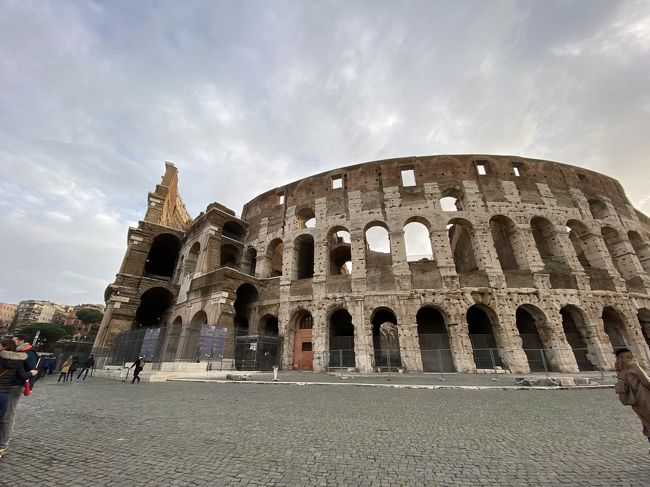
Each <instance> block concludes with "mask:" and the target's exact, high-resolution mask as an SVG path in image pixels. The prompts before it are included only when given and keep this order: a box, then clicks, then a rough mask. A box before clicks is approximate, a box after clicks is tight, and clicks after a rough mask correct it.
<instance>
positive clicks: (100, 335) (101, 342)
mask: <svg viewBox="0 0 650 487" xmlns="http://www.w3.org/2000/svg"><path fill="white" fill-rule="evenodd" d="M114 306H115V302H114V301H111V300H109V303H108V306H106V311H105V312H104V316H103V317H102V322H101V324H100V325H99V330H97V336H96V337H95V343H93V353H94V354H95V355H98V352H97V351H96V350H101V349H103V348H104V347H105V346H106V345H105V342H106V335H107V332H108V326H109V323H110V322H111V318H112V317H113V307H114Z"/></svg>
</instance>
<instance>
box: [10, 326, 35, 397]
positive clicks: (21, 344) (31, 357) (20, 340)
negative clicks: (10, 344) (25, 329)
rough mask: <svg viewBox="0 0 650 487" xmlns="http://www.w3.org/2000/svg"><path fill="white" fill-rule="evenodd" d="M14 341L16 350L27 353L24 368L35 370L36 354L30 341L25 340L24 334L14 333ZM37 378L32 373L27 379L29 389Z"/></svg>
mask: <svg viewBox="0 0 650 487" xmlns="http://www.w3.org/2000/svg"><path fill="white" fill-rule="evenodd" d="M14 343H15V344H16V352H24V353H26V354H27V359H25V363H24V365H25V370H26V371H29V370H37V369H38V354H37V353H36V350H34V347H33V346H32V344H31V343H29V342H28V341H27V337H26V336H25V335H15V336H14ZM37 380H38V376H37V375H36V374H34V375H32V377H31V378H30V379H29V386H30V388H31V389H33V388H34V384H35V383H36V381H37Z"/></svg>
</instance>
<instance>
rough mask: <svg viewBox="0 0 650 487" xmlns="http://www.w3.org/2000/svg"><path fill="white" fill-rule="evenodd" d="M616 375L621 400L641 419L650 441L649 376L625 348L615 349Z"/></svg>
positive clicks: (617, 389) (644, 431)
mask: <svg viewBox="0 0 650 487" xmlns="http://www.w3.org/2000/svg"><path fill="white" fill-rule="evenodd" d="M616 376H617V377H618V379H619V380H620V382H619V384H621V385H619V384H617V386H616V392H617V393H618V395H619V398H620V399H621V402H622V403H623V404H626V405H629V406H632V410H633V411H634V412H635V413H636V415H637V416H638V417H639V419H640V420H641V425H642V426H643V435H644V436H646V437H647V438H648V441H650V378H649V377H648V375H647V374H646V373H645V371H644V370H643V369H642V368H641V366H640V365H639V362H638V361H637V359H636V357H635V356H634V354H633V353H632V352H631V351H630V350H629V349H627V348H621V349H619V350H617V351H616Z"/></svg>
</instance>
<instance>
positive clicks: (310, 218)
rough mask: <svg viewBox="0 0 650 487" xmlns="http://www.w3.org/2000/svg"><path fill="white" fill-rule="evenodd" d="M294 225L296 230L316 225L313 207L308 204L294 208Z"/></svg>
mask: <svg viewBox="0 0 650 487" xmlns="http://www.w3.org/2000/svg"><path fill="white" fill-rule="evenodd" d="M294 227H295V229H296V230H300V229H303V228H314V227H316V213H315V212H314V209H313V208H311V207H309V206H303V207H301V208H298V209H296V215H295V218H294Z"/></svg>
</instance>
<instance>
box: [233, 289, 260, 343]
mask: <svg viewBox="0 0 650 487" xmlns="http://www.w3.org/2000/svg"><path fill="white" fill-rule="evenodd" d="M258 296H259V294H258V292H257V289H255V286H253V285H252V284H249V283H245V284H242V285H241V286H239V287H238V288H237V293H236V298H235V319H234V326H235V336H236V337H237V336H246V335H249V334H250V319H251V317H252V314H253V309H254V307H255V305H256V303H257V299H258Z"/></svg>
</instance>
